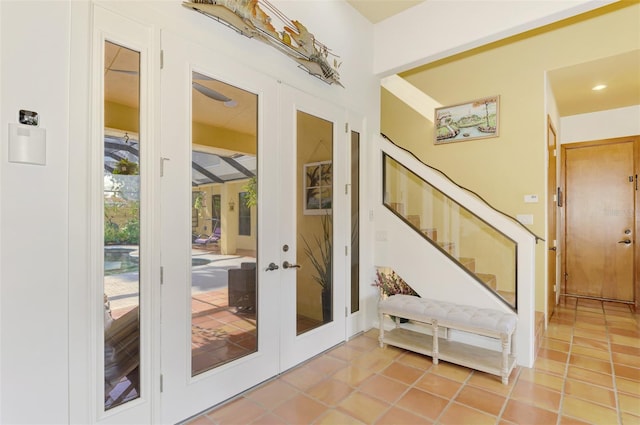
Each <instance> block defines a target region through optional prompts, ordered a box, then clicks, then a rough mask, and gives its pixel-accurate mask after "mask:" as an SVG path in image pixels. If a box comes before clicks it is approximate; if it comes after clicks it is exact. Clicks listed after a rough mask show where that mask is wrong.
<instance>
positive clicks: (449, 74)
mask: <svg viewBox="0 0 640 425" xmlns="http://www.w3.org/2000/svg"><path fill="white" fill-rule="evenodd" d="M639 21H640V4H639V3H638V2H637V1H625V2H619V3H615V4H613V5H610V6H607V7H604V8H601V9H598V10H596V11H594V12H590V13H587V14H584V15H581V16H578V17H574V18H571V19H568V20H565V21H562V22H559V23H556V24H553V25H549V26H547V27H544V28H541V29H538V30H534V31H530V32H528V33H524V34H521V35H518V36H515V37H512V38H509V39H506V40H503V41H500V42H496V43H493V44H490V45H488V46H484V47H481V48H477V49H474V50H472V51H469V52H466V53H463V54H459V55H456V56H453V57H450V58H447V59H443V60H440V61H437V62H434V63H432V64H428V65H425V66H422V67H419V68H416V69H413V70H411V71H408V72H405V73H403V74H401V76H402V77H403V78H405V79H406V80H407V81H408V82H409V83H411V84H412V85H414V86H416V87H417V88H418V89H420V90H421V91H423V92H424V93H426V94H427V95H429V96H430V97H432V98H433V99H435V100H436V101H437V102H439V103H440V104H442V105H443V106H448V105H456V104H460V103H466V102H468V101H472V100H475V99H479V98H483V97H488V96H494V95H499V96H500V129H499V132H500V134H499V137H495V138H488V139H479V140H473V141H467V142H459V143H451V144H447V145H434V143H433V134H434V126H433V123H432V122H431V121H430V120H427V119H426V118H424V117H423V116H421V115H419V114H418V113H417V112H415V111H414V110H412V109H411V108H409V107H408V106H407V105H405V104H404V103H403V102H401V101H400V100H399V99H397V98H396V97H395V96H393V95H392V94H390V93H389V92H388V91H386V90H385V89H382V93H381V102H382V103H381V132H382V133H383V134H385V135H386V136H387V137H389V138H390V139H391V140H393V141H394V142H395V143H397V144H399V145H400V146H402V147H404V148H406V149H409V150H411V151H412V152H413V153H415V154H416V155H417V156H418V157H419V158H420V159H421V160H422V161H424V162H426V163H427V164H429V165H431V166H434V167H436V168H438V169H440V170H442V171H443V172H445V173H446V174H447V175H448V176H449V177H451V178H452V179H453V180H454V181H456V182H457V183H459V184H461V185H463V186H465V187H467V188H469V189H471V190H473V191H474V192H476V193H478V194H480V195H481V196H482V197H483V198H485V199H486V200H487V201H488V202H489V203H490V204H492V205H493V206H495V207H496V208H498V209H500V210H502V211H504V212H506V213H507V214H509V215H512V216H516V215H517V214H532V215H533V218H534V221H533V223H534V224H533V225H530V226H528V227H529V228H530V230H532V231H533V232H535V233H536V234H537V235H539V236H541V237H545V234H546V216H545V206H546V196H545V187H546V183H545V181H546V175H547V172H546V159H545V143H546V140H545V136H546V110H545V72H546V71H549V70H553V69H558V68H563V67H566V66H572V65H576V64H579V63H582V62H587V61H591V60H595V59H601V58H605V57H608V56H613V55H618V54H621V53H625V52H628V51H630V50H635V49H639V48H640V37H639V36H638V34H639V33H640V32H639V31H640V28H639ZM454 22H455V21H454ZM452 31H455V28H452ZM442 36H443V37H446V34H443V35H442ZM560 131H561V130H560ZM526 194H537V195H538V197H539V202H538V203H536V204H525V203H524V195H526ZM545 257H546V246H545V244H544V243H538V246H537V249H536V310H539V311H544V304H545V299H544V288H545V281H546V275H547V274H546V272H545Z"/></svg>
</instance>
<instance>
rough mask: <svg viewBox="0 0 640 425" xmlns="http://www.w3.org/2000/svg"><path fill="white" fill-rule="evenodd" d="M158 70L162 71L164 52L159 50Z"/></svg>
mask: <svg viewBox="0 0 640 425" xmlns="http://www.w3.org/2000/svg"><path fill="white" fill-rule="evenodd" d="M160 69H164V50H160Z"/></svg>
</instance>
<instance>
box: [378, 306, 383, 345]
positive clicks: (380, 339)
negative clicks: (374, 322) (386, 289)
mask: <svg viewBox="0 0 640 425" xmlns="http://www.w3.org/2000/svg"><path fill="white" fill-rule="evenodd" d="M379 316H380V317H379V318H378V320H380V336H378V342H379V343H380V348H384V342H382V341H383V340H384V314H383V313H380V315H379Z"/></svg>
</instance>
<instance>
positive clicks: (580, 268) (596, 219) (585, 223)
mask: <svg viewBox="0 0 640 425" xmlns="http://www.w3.org/2000/svg"><path fill="white" fill-rule="evenodd" d="M565 161H566V273H567V276H566V293H567V294H568V295H578V296H587V297H596V298H604V299H611V300H619V301H626V302H632V301H633V300H634V291H633V273H634V264H633V258H634V246H635V239H636V237H635V234H634V233H635V228H634V226H635V222H634V221H635V208H634V189H635V185H634V175H635V173H634V142H633V141H623V142H620V143H606V144H600V145H588V146H583V147H574V148H567V149H566V155H565ZM626 240H628V241H629V242H628V243H624V241H626Z"/></svg>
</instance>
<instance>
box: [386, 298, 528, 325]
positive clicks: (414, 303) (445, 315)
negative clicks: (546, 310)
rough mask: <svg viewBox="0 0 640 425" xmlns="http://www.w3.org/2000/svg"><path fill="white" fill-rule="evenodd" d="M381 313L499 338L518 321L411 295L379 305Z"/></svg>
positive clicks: (513, 316) (494, 311)
mask: <svg viewBox="0 0 640 425" xmlns="http://www.w3.org/2000/svg"><path fill="white" fill-rule="evenodd" d="M378 309H379V311H380V312H381V313H384V314H389V315H392V316H399V317H405V318H407V319H411V320H418V321H423V322H425V321H426V322H431V321H432V320H437V321H438V323H439V324H440V325H441V326H451V327H462V328H473V329H477V330H484V331H489V332H491V333H498V334H503V333H504V334H508V335H510V334H512V333H513V331H514V330H515V328H516V324H517V322H518V317H517V316H516V315H515V314H511V313H503V312H501V311H497V310H492V309H487V308H478V307H472V306H467V305H460V304H454V303H449V302H445V301H435V300H431V299H427V298H420V297H415V296H412V295H392V296H390V297H388V298H386V299H381V300H380V301H379V305H378Z"/></svg>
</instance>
